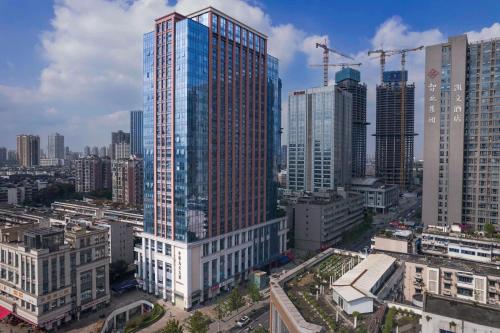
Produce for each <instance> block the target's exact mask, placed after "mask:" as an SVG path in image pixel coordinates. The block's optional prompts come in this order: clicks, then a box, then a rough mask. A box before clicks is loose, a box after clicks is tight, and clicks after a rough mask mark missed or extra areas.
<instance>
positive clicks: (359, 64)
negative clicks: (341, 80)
mask: <svg viewBox="0 0 500 333" xmlns="http://www.w3.org/2000/svg"><path fill="white" fill-rule="evenodd" d="M326 65H327V66H330V67H342V69H344V68H346V67H355V66H361V65H362V63H360V62H358V63H355V64H348V63H345V62H343V63H340V64H326ZM310 66H311V67H323V66H325V65H324V64H323V65H310Z"/></svg>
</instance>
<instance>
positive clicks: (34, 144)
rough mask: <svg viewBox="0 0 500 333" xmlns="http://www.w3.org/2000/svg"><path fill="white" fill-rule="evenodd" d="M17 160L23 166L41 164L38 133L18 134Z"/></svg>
mask: <svg viewBox="0 0 500 333" xmlns="http://www.w3.org/2000/svg"><path fill="white" fill-rule="evenodd" d="M17 161H18V163H19V165H20V166H22V167H31V166H36V165H38V164H40V137H39V136H38V135H26V134H21V135H18V136H17Z"/></svg>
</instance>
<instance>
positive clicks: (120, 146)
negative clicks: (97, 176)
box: [113, 142, 130, 160]
mask: <svg viewBox="0 0 500 333" xmlns="http://www.w3.org/2000/svg"><path fill="white" fill-rule="evenodd" d="M113 147H114V149H115V152H114V156H115V158H114V159H115V160H120V159H124V158H129V156H130V144H128V143H126V142H118V143H116V144H114V145H113Z"/></svg>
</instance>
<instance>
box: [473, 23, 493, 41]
mask: <svg viewBox="0 0 500 333" xmlns="http://www.w3.org/2000/svg"><path fill="white" fill-rule="evenodd" d="M467 37H468V39H469V41H470V42H477V41H480V40H488V39H492V38H498V37H500V23H498V22H495V23H493V24H492V25H491V26H490V27H485V28H482V29H481V30H480V31H469V32H467Z"/></svg>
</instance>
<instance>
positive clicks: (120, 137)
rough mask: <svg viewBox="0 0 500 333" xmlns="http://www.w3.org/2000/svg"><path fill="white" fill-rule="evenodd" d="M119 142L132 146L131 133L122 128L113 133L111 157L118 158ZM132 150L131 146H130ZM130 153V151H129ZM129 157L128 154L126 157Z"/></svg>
mask: <svg viewBox="0 0 500 333" xmlns="http://www.w3.org/2000/svg"><path fill="white" fill-rule="evenodd" d="M119 143H126V144H127V145H129V147H130V133H126V132H124V131H122V130H119V131H118V132H113V133H111V159H117V158H119V157H116V155H115V154H116V145H117V144H119ZM129 150H130V148H129ZM129 154H130V152H129ZM126 158H128V156H127V157H126Z"/></svg>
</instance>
